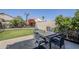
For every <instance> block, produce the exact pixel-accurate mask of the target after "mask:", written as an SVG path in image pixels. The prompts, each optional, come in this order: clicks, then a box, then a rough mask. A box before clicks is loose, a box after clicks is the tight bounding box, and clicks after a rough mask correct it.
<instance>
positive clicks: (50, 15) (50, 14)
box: [0, 9, 76, 20]
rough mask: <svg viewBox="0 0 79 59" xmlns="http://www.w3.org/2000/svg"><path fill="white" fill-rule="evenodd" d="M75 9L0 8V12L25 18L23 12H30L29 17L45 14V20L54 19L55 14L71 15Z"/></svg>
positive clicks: (39, 16)
mask: <svg viewBox="0 0 79 59" xmlns="http://www.w3.org/2000/svg"><path fill="white" fill-rule="evenodd" d="M75 11H76V10H75V9H0V13H5V14H8V15H11V16H14V17H16V16H21V17H22V18H23V19H25V13H28V12H30V15H29V18H41V16H45V19H46V20H54V19H55V17H56V16H58V15H61V14H62V15H63V16H67V17H73V16H74V13H75Z"/></svg>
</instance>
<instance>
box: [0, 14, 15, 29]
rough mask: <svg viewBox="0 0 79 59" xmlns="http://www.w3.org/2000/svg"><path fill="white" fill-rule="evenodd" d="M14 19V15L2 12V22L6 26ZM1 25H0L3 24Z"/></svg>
mask: <svg viewBox="0 0 79 59" xmlns="http://www.w3.org/2000/svg"><path fill="white" fill-rule="evenodd" d="M12 19H14V17H12V16H10V15H8V14H5V13H0V24H1V25H3V26H4V27H6V28H9V27H10V22H9V21H10V20H12ZM1 25H0V26H1Z"/></svg>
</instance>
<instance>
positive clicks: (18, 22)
mask: <svg viewBox="0 0 79 59" xmlns="http://www.w3.org/2000/svg"><path fill="white" fill-rule="evenodd" d="M10 22H11V23H12V25H13V27H23V25H24V20H23V19H22V18H21V17H20V16H17V17H16V18H14V19H13V20H11V21H10Z"/></svg>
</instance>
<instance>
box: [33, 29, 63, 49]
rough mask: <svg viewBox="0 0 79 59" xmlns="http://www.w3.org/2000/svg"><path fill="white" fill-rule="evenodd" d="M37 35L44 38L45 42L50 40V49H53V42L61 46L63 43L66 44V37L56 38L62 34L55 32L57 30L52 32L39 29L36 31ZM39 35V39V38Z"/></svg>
mask: <svg viewBox="0 0 79 59" xmlns="http://www.w3.org/2000/svg"><path fill="white" fill-rule="evenodd" d="M35 33H36V34H35V35H36V36H37V35H38V36H39V37H40V38H42V39H43V40H44V42H48V44H49V49H51V46H52V45H51V43H54V44H55V45H58V46H59V47H60V48H61V47H62V45H64V39H63V40H62V39H54V37H58V36H60V35H61V34H60V33H55V32H50V31H46V32H45V31H40V30H37V31H35ZM39 37H38V38H37V39H39Z"/></svg>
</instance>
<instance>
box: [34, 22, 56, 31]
mask: <svg viewBox="0 0 79 59" xmlns="http://www.w3.org/2000/svg"><path fill="white" fill-rule="evenodd" d="M35 27H36V29H40V30H44V31H47V28H50V29H52V28H55V27H56V25H55V21H41V22H36V25H35Z"/></svg>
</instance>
